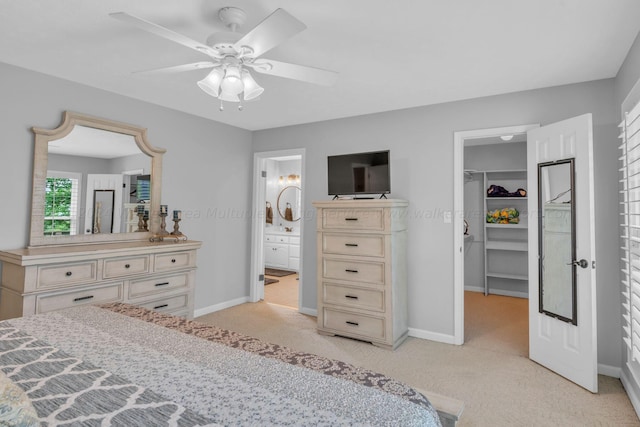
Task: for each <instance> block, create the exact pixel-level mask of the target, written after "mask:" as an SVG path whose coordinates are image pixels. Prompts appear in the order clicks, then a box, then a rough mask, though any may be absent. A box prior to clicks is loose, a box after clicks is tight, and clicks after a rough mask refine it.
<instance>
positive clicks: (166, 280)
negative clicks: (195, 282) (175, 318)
mask: <svg viewBox="0 0 640 427" xmlns="http://www.w3.org/2000/svg"><path fill="white" fill-rule="evenodd" d="M188 287H189V274H188V273H182V274H175V275H173V276H161V277H154V278H151V279H147V278H145V279H140V280H132V281H131V282H130V284H129V295H128V298H130V299H133V298H138V297H144V296H147V295H154V294H157V293H158V292H166V291H171V290H174V289H180V288H188Z"/></svg>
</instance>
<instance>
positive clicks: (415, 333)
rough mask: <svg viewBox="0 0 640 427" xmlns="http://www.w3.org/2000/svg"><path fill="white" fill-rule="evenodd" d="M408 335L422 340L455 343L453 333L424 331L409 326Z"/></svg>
mask: <svg viewBox="0 0 640 427" xmlns="http://www.w3.org/2000/svg"><path fill="white" fill-rule="evenodd" d="M409 336H410V337H414V338H420V339H423V340H429V341H436V342H441V343H445V344H456V342H455V339H456V337H455V336H453V335H447V334H440V333H438V332H430V331H425V330H424V329H416V328H409Z"/></svg>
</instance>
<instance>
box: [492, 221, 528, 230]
mask: <svg viewBox="0 0 640 427" xmlns="http://www.w3.org/2000/svg"><path fill="white" fill-rule="evenodd" d="M484 226H485V227H487V228H520V229H526V228H529V227H528V226H527V224H523V223H520V224H493V223H490V222H487V223H486V224H485V225H484Z"/></svg>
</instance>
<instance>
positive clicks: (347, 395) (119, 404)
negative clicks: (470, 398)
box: [0, 303, 440, 426]
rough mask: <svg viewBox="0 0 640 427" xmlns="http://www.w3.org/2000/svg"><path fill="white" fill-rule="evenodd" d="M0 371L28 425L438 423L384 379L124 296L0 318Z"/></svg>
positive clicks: (8, 409)
mask: <svg viewBox="0 0 640 427" xmlns="http://www.w3.org/2000/svg"><path fill="white" fill-rule="evenodd" d="M0 373H1V374H2V378H0V379H4V381H5V385H6V388H4V389H3V388H2V387H1V386H0V392H2V402H1V403H2V405H1V407H0V417H2V416H4V417H5V419H6V417H10V416H14V417H16V419H17V418H19V417H22V419H23V420H24V422H25V424H24V425H31V424H29V421H38V422H40V423H42V424H44V425H89V426H92V425H96V426H98V425H121V426H132V425H135V426H137V425H153V426H156V425H158V426H159V425H174V426H204V425H207V426H208V425H260V426H264V425H326V426H341V425H350V426H352V425H389V426H391V425H393V426H398V425H402V426H438V425H440V421H439V419H438V415H437V413H436V411H435V409H434V408H433V407H432V405H431V404H430V403H429V401H428V400H427V398H426V397H424V395H423V394H421V393H419V392H418V391H416V390H415V389H413V388H411V387H409V386H407V385H405V384H402V383H400V382H398V381H396V380H394V379H391V378H388V377H385V376H384V375H381V374H377V373H375V372H372V371H368V370H365V369H362V368H357V367H355V366H352V365H349V364H347V363H343V362H340V361H336V360H330V359H327V358H323V357H320V356H316V355H313V354H309V353H302V352H297V351H294V350H292V349H289V348H286V347H282V346H279V345H275V344H269V343H265V342H263V341H260V340H259V339H256V338H253V337H249V336H244V335H241V334H238V333H235V332H232V331H228V330H224V329H221V328H217V327H214V326H210V325H205V324H202V323H198V322H194V321H189V320H186V319H183V318H179V317H174V316H171V315H167V314H162V313H158V312H154V311H150V310H147V309H144V308H141V307H136V306H132V305H128V304H122V303H113V304H106V305H101V306H80V307H74V308H71V309H65V310H60V311H56V312H50V313H45V314H38V315H33V316H26V317H20V318H16V319H10V320H6V321H2V322H0ZM1 384H2V383H1V382H0V385H1ZM11 386H13V387H14V389H12V388H11ZM16 389H18V391H16ZM20 391H24V393H23V395H22V399H20V398H19V396H18V395H19V393H18V392H20ZM25 396H26V399H25ZM12 405H13V407H12ZM1 424H2V422H1V421H0V425H1ZM35 425H38V424H37V423H36V424H35Z"/></svg>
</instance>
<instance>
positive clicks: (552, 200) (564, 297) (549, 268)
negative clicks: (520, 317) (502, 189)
mask: <svg viewBox="0 0 640 427" xmlns="http://www.w3.org/2000/svg"><path fill="white" fill-rule="evenodd" d="M573 177H574V159H567V160H561V161H557V162H550V163H541V164H539V165H538V206H539V209H540V215H539V216H538V218H539V228H538V230H539V240H538V242H539V243H538V245H539V255H540V257H539V268H540V275H539V277H540V283H539V286H540V292H539V299H540V301H539V311H540V313H545V314H547V315H549V316H551V317H555V318H557V319H560V320H563V321H565V322H570V323H572V324H574V325H577V316H576V265H575V262H574V260H575V259H576V258H575V253H576V251H575V246H576V245H575V241H576V239H575V204H574V203H575V188H574V187H575V183H574V179H573Z"/></svg>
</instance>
